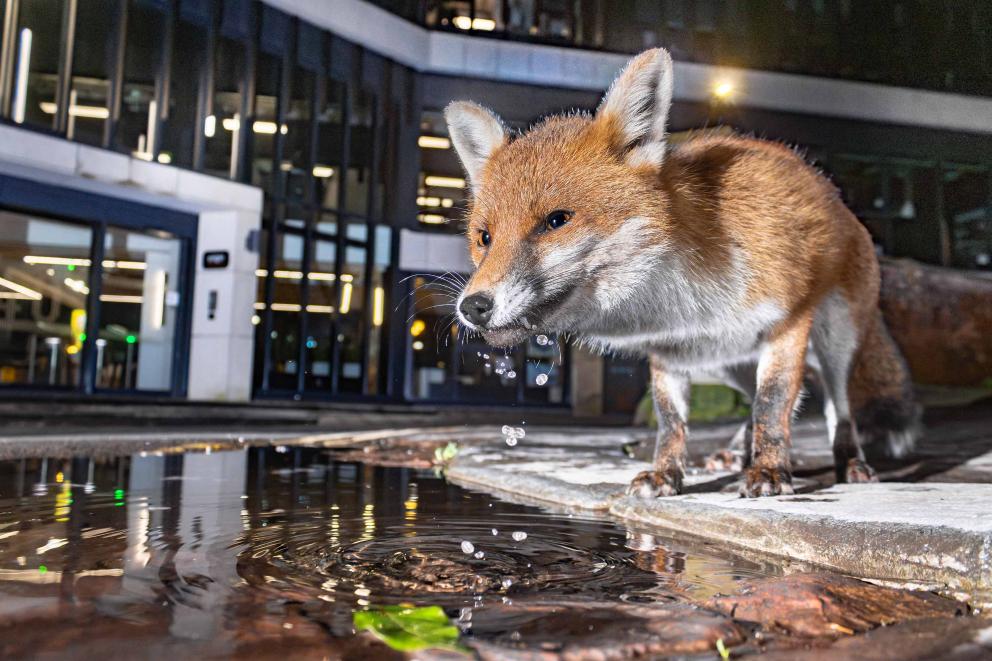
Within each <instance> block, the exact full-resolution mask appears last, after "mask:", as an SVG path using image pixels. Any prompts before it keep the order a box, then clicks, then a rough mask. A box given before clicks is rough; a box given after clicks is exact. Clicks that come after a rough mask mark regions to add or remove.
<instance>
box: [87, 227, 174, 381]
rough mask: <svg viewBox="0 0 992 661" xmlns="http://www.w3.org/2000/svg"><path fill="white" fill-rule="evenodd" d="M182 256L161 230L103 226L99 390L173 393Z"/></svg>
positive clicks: (97, 367) (172, 241)
mask: <svg viewBox="0 0 992 661" xmlns="http://www.w3.org/2000/svg"><path fill="white" fill-rule="evenodd" d="M181 256H182V243H181V240H180V239H178V238H175V237H173V236H172V235H170V234H167V233H165V232H139V231H133V230H127V229H124V228H121V227H115V226H112V225H111V226H108V227H107V230H106V234H105V238H104V256H103V264H102V267H103V269H102V275H101V279H100V281H101V287H100V330H99V334H98V336H97V339H96V353H97V359H96V370H97V373H96V381H95V383H96V387H97V388H101V389H107V390H150V391H169V390H171V389H172V385H173V383H172V374H173V363H174V356H173V353H174V351H175V346H176V342H175V340H176V332H177V328H176V325H177V317H178V309H179V303H180V301H181V300H182V296H181V292H180V291H179V283H180V271H179V269H180V263H181Z"/></svg>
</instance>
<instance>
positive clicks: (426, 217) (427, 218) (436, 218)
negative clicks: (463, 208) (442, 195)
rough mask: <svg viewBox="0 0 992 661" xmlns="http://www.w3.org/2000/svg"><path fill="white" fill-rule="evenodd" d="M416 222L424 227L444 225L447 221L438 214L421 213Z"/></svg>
mask: <svg viewBox="0 0 992 661" xmlns="http://www.w3.org/2000/svg"><path fill="white" fill-rule="evenodd" d="M417 220H419V221H420V222H422V223H424V224H425V225H444V224H445V223H446V222H448V219H447V218H446V217H445V216H442V215H441V214H438V213H422V214H420V215H418V216H417Z"/></svg>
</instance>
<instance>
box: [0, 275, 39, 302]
mask: <svg viewBox="0 0 992 661" xmlns="http://www.w3.org/2000/svg"><path fill="white" fill-rule="evenodd" d="M0 287H6V288H7V289H10V290H12V291H14V292H17V293H18V294H21V295H23V296H27V297H28V298H29V299H30V300H32V301H40V300H41V299H42V296H41V293H40V292H36V291H35V290H33V289H31V288H30V287H25V286H24V285H21V284H18V283H16V282H14V281H13V280H8V279H7V278H3V277H0Z"/></svg>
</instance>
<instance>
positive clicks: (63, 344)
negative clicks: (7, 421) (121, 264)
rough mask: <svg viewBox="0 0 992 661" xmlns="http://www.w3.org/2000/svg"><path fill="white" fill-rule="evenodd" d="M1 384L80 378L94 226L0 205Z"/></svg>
mask: <svg viewBox="0 0 992 661" xmlns="http://www.w3.org/2000/svg"><path fill="white" fill-rule="evenodd" d="M0 227H2V228H3V232H2V233H0V385H21V386H32V387H39V386H40V387H56V388H58V387H65V388H70V387H75V386H77V385H78V384H79V370H80V359H81V348H82V343H83V341H84V340H85V339H86V336H85V329H86V310H87V305H88V299H89V293H90V290H89V284H90V246H91V243H92V232H91V230H90V229H89V228H88V227H86V226H84V225H76V224H71V223H64V222H59V221H55V220H49V219H43V218H37V217H34V216H29V215H27V214H21V213H16V212H13V211H6V210H0Z"/></svg>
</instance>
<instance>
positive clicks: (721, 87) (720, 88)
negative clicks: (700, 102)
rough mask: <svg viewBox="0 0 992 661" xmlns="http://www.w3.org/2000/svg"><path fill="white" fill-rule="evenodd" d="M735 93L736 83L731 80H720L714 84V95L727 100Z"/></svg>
mask: <svg viewBox="0 0 992 661" xmlns="http://www.w3.org/2000/svg"><path fill="white" fill-rule="evenodd" d="M733 95H734V84H733V83H732V82H730V81H729V80H719V81H717V82H716V83H715V84H714V85H713V96H714V97H716V98H717V99H720V100H721V101H726V100H728V99H730V97H732V96H733Z"/></svg>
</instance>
